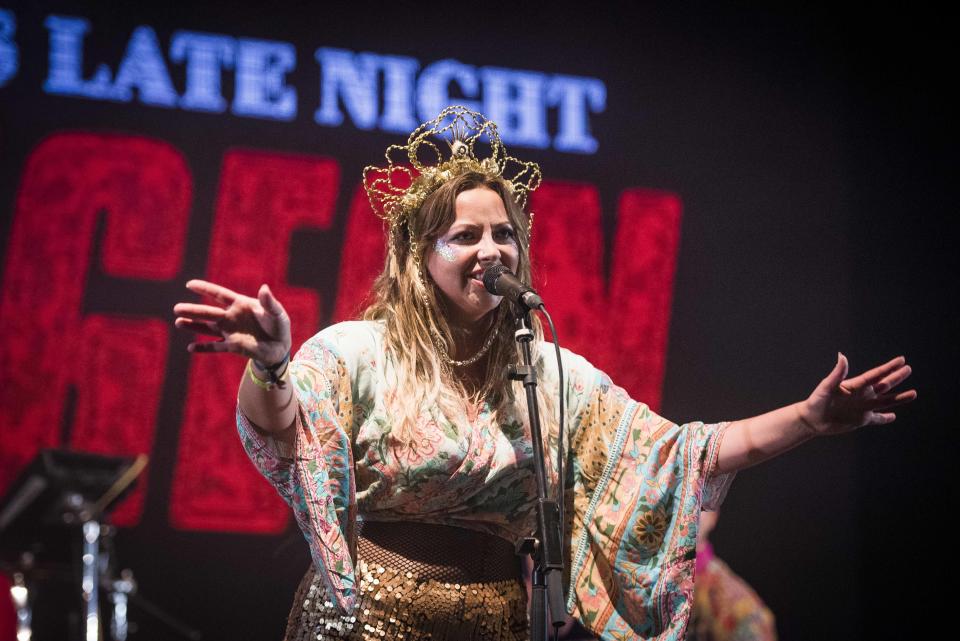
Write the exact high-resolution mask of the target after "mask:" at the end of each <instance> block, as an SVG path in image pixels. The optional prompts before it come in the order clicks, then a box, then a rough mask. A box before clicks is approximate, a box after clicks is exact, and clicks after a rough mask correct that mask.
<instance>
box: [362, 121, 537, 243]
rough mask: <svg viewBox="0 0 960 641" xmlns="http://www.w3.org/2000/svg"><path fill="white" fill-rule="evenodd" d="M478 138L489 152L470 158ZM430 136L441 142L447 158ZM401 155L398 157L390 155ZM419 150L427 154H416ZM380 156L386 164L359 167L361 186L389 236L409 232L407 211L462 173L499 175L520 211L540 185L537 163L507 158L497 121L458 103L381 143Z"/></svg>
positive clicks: (413, 209)
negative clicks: (403, 139) (403, 138)
mask: <svg viewBox="0 0 960 641" xmlns="http://www.w3.org/2000/svg"><path fill="white" fill-rule="evenodd" d="M484 137H485V138H486V139H485V140H483V142H486V143H487V144H489V145H490V155H489V156H488V157H486V158H483V159H480V158H477V156H476V143H477V141H479V140H481V139H482V138H484ZM430 138H438V139H441V140H445V141H446V143H447V144H448V145H449V147H450V158H449V159H445V158H444V155H443V154H442V153H441V152H440V148H439V147H438V146H437V145H436V144H435V143H434V142H433V141H431V140H430ZM401 153H402V154H403V157H402V158H397V157H395V155H397V154H401ZM421 153H423V154H424V155H425V156H427V158H426V159H424V158H422V157H421ZM385 156H386V159H387V166H386V167H377V166H374V165H371V166H368V167H365V168H364V170H363V186H364V188H365V189H366V191H367V197H368V198H369V199H370V206H371V207H372V208H373V211H374V212H375V213H376V214H377V215H378V216H380V217H381V218H383V219H384V220H386V221H388V222H389V223H390V231H391V235H394V234H396V233H397V232H398V231H399V229H401V228H402V227H403V226H406V227H407V228H408V230H409V228H410V219H411V217H412V215H413V214H415V213H416V212H417V211H418V210H419V209H420V206H421V205H423V201H424V200H426V198H427V196H429V195H430V194H432V193H433V192H434V191H436V190H437V188H439V187H440V186H441V185H443V184H444V183H445V182H447V181H449V180H451V179H452V178H455V177H457V176H459V175H461V174H465V173H467V172H478V173H482V174H486V175H488V176H498V177H500V178H503V180H504V182H506V184H507V187H508V188H509V189H510V191H511V192H512V193H513V197H514V200H515V201H516V203H517V204H518V205H519V206H520V208H521V209H522V208H523V207H525V206H526V204H527V195H528V194H529V193H530V192H531V191H533V190H534V189H536V188H537V187H539V186H540V179H541V174H540V166H539V165H537V164H536V163H534V162H523V161H521V160H518V159H516V158H514V157H512V156H508V155H507V151H506V148H505V147H504V146H503V142H501V140H500V134H499V132H498V131H497V125H496V124H495V123H493V122H492V121H490V120H487V119H486V118H485V117H484V116H483V115H481V114H479V113H477V112H475V111H472V110H470V109H467V108H466V107H464V106H461V105H454V106H451V107H447V108H446V109H444V110H443V111H441V112H440V115H438V116H437V117H436V118H434V119H433V120H430V121H428V122H425V123H423V124H422V125H420V126H419V127H417V128H416V129H414V130H413V133H411V134H410V136H409V138H407V144H406V145H390V146H389V147H387V151H386V154H385ZM508 174H511V175H508ZM530 220H531V222H532V215H531V217H530ZM410 231H412V230H410ZM412 240H413V235H412V234H411V241H412Z"/></svg>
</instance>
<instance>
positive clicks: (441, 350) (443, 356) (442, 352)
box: [430, 325, 500, 367]
mask: <svg viewBox="0 0 960 641" xmlns="http://www.w3.org/2000/svg"><path fill="white" fill-rule="evenodd" d="M430 330H431V331H430V334H431V335H432V336H433V344H434V346H435V347H436V348H437V353H438V354H439V356H440V361H441V362H442V363H443V364H444V365H449V366H451V367H466V366H468V365H473V364H474V363H476V362H477V361H479V360H480V359H481V358H483V357H484V355H486V353H487V352H489V351H490V348H491V347H493V341H494V339H495V338H496V337H497V334H498V333H499V331H500V326H499V325H497V326H495V327H494V328H493V330H492V331H491V332H490V335H489V336H487V340H486V341H485V342H484V343H483V347H481V348H480V351H479V352H477V353H476V354H474V355H473V356H471V357H470V358H467V359H464V360H462V361H457V360H454V359H452V358H450V353H449V352H448V351H447V346H446V345H444V342H443V338H442V337H441V336H440V332H438V331H437V330H435V329H434V328H432V327H431V328H430Z"/></svg>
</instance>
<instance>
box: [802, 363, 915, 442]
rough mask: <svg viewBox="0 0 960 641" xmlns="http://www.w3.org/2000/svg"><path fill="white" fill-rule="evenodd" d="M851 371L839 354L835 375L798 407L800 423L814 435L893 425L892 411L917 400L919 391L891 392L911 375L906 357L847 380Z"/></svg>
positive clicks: (827, 379) (825, 380)
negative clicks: (871, 426)
mask: <svg viewBox="0 0 960 641" xmlns="http://www.w3.org/2000/svg"><path fill="white" fill-rule="evenodd" d="M848 369H849V365H848V363H847V357H846V356H844V355H843V354H837V365H836V367H834V368H833V371H832V372H830V373H829V374H828V375H827V377H826V378H825V379H823V380H822V381H820V384H819V385H817V387H816V389H815V390H813V393H812V394H810V397H809V398H808V399H807V400H805V401H803V402H802V403H799V404H798V406H797V407H798V411H799V413H800V420H801V421H802V422H803V423H804V425H805V426H806V427H807V428H808V429H809V430H810V431H811V432H812V433H813V435H815V436H826V435H830V434H843V433H845V432H850V431H853V430H855V429H857V428H858V427H862V426H864V425H872V424H876V425H884V424H886V423H892V422H893V421H894V420H896V418H897V416H896V414H894V413H893V412H891V411H889V410H891V409H892V408H894V407H896V406H898V405H903V404H905V403H909V402H911V401H913V400H914V399H915V398H917V392H916V390H912V389H911V390H907V391H906V392H894V391H892V390H893V389H894V388H895V387H897V386H898V385H900V383H902V382H903V381H905V380H906V379H907V377H908V376H910V373H911V371H912V370H911V369H910V366H909V365H907V361H906V359H905V358H904V357H903V356H898V357H897V358H894V359H893V360H891V361H889V362H887V363H884V364H883V365H880V366H879V367H874V368H873V369H871V370H868V371H866V372H864V373H863V374H860V375H859V376H854V377H853V378H846V376H847V372H848Z"/></svg>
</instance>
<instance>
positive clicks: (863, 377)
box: [845, 356, 907, 389]
mask: <svg viewBox="0 0 960 641" xmlns="http://www.w3.org/2000/svg"><path fill="white" fill-rule="evenodd" d="M906 362H907V359H905V358H904V357H903V356H897V357H896V358H894V359H891V360H889V361H887V362H886V363H884V364H883V365H878V366H877V367H874V368H873V369H871V370H867V371H866V372H864V373H863V374H860V376H855V377H853V378H851V379H850V380H849V381H845V384H846V386H848V387H850V388H852V389H859V388H861V387H866V386H867V385H874V384H875V383H878V382H880V381H881V380H882V379H883V378H884V377H886V376H888V375H889V374H891V373H892V372H894V371H896V370H897V369H899V368H901V367H903V366H904V365H905V364H906Z"/></svg>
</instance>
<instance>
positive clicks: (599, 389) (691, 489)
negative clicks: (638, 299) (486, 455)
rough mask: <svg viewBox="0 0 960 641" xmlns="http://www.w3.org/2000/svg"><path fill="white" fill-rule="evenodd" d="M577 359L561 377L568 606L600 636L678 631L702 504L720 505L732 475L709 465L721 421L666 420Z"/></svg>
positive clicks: (668, 635)
mask: <svg viewBox="0 0 960 641" xmlns="http://www.w3.org/2000/svg"><path fill="white" fill-rule="evenodd" d="M580 361H582V359H580ZM576 362H577V361H575V363H576ZM582 364H583V365H584V366H585V367H588V368H589V369H585V370H581V371H580V372H576V371H574V372H572V375H571V385H570V387H568V389H570V397H571V410H572V411H575V412H576V415H575V418H574V423H573V426H572V427H573V430H572V432H571V436H570V446H571V460H572V477H573V488H572V490H570V491H569V492H568V496H567V499H566V501H567V504H568V506H570V505H571V504H572V515H571V519H570V526H571V544H570V554H569V558H570V566H569V567H570V583H569V585H570V590H569V597H568V602H567V608H568V610H570V611H571V612H576V613H577V614H578V616H579V618H580V620H581V621H582V623H583V624H584V625H585V626H586V627H587V628H588V629H590V630H591V631H592V632H593V633H594V634H597V635H598V636H600V637H601V638H603V639H627V638H629V639H634V638H642V639H663V640H668V639H669V640H681V639H683V637H684V634H685V630H686V625H687V619H688V617H689V613H690V607H691V601H692V593H693V570H694V563H695V559H696V538H697V523H698V520H699V516H700V511H701V509H703V507H704V502H705V501H709V503H710V505H711V506H714V509H715V507H716V506H719V503H720V502H721V501H722V499H723V496H724V494H725V493H726V489H727V487H729V484H730V481H731V480H732V475H714V469H715V467H716V460H717V454H718V451H719V449H720V440H721V438H722V436H723V432H724V430H725V429H726V424H725V423H721V424H714V425H706V424H703V423H688V424H685V425H677V424H675V423H671V422H670V421H668V420H666V419H663V418H661V417H659V416H657V415H656V414H654V413H653V412H652V411H651V410H650V409H649V408H648V407H647V406H646V405H643V404H642V403H638V402H636V401H634V400H632V399H631V398H630V397H629V396H628V395H627V393H626V392H625V391H624V390H623V389H622V388H620V387H617V386H615V385H613V384H612V383H611V382H610V379H609V378H608V377H607V376H606V375H605V374H603V373H602V372H599V371H597V370H595V369H592V366H589V363H586V361H582Z"/></svg>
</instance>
